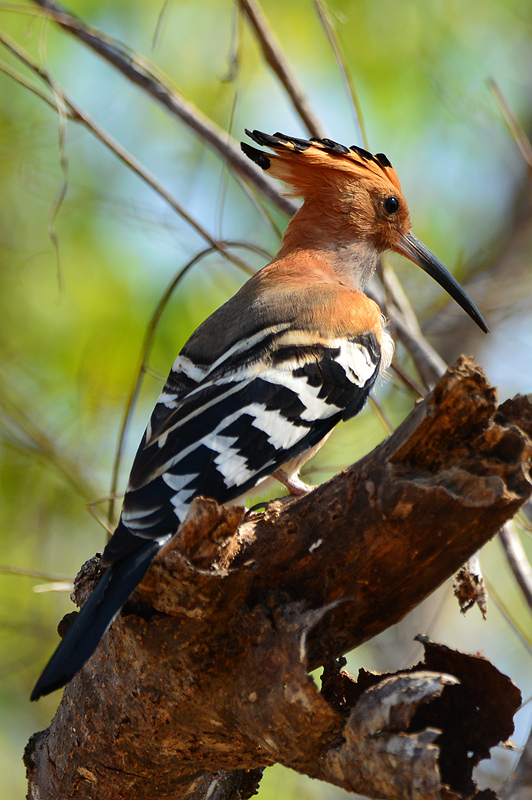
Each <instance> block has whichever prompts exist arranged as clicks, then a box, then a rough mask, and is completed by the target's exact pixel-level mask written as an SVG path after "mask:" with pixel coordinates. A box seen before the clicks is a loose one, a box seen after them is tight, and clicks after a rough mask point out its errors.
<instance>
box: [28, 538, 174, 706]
mask: <svg viewBox="0 0 532 800" xmlns="http://www.w3.org/2000/svg"><path fill="white" fill-rule="evenodd" d="M159 549H160V545H159V543H158V542H157V541H156V540H155V541H153V540H151V541H147V542H146V543H145V544H143V545H142V546H141V547H140V548H139V549H138V550H136V551H135V552H133V553H131V554H130V555H128V556H126V558H124V559H122V560H121V561H118V562H116V563H115V564H112V565H111V566H110V567H108V569H107V570H106V572H105V573H104V575H103V577H102V578H101V580H100V582H99V583H98V585H97V586H96V588H95V589H94V591H93V593H92V594H91V596H90V597H89V599H88V600H87V602H86V603H85V605H84V606H83V608H82V609H81V611H80V613H79V615H78V616H77V618H76V620H75V622H74V624H73V625H72V627H71V628H70V630H69V631H68V632H67V634H66V636H65V638H64V639H63V640H62V641H61V642H60V644H59V646H58V647H57V649H56V651H55V653H54V654H53V655H52V657H51V659H50V661H49V662H48V664H47V665H46V667H45V668H44V670H43V672H42V675H41V677H40V678H39V680H38V681H37V683H36V684H35V688H34V689H33V692H32V693H31V700H38V699H39V697H42V696H43V695H45V694H49V693H50V692H53V691H55V689H60V688H61V687H62V686H65V684H67V683H68V682H69V680H70V679H71V678H73V677H74V675H75V674H76V672H78V671H79V670H80V669H81V667H82V666H83V665H84V664H85V662H86V661H88V659H89V658H90V657H91V655H92V654H93V653H94V651H95V650H96V648H97V647H98V644H99V643H100V640H101V638H102V636H103V635H104V633H105V632H106V630H107V629H108V628H109V626H110V625H111V623H112V621H113V620H114V618H115V617H116V615H117V614H118V612H119V611H120V609H121V608H122V606H123V605H124V603H125V602H126V600H127V599H128V597H129V596H130V594H131V593H132V592H133V590H134V589H135V587H136V586H138V584H139V583H140V582H141V580H142V578H143V577H144V575H145V574H146V572H147V571H148V569H149V566H150V564H151V563H152V561H153V559H154V558H155V556H156V555H157V553H158V552H159Z"/></svg>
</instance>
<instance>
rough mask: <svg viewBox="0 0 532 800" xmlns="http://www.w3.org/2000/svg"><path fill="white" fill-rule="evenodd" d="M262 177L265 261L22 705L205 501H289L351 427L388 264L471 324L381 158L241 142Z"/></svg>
mask: <svg viewBox="0 0 532 800" xmlns="http://www.w3.org/2000/svg"><path fill="white" fill-rule="evenodd" d="M246 133H247V134H248V136H249V137H250V138H251V139H252V140H253V141H254V142H255V143H256V144H259V145H262V146H265V147H268V148H269V149H270V150H272V151H273V153H269V154H267V153H265V152H263V151H262V150H258V149H256V148H254V147H251V146H250V145H248V144H245V143H243V144H242V149H243V151H244V153H246V155H247V156H249V158H251V159H252V160H253V161H254V162H255V163H256V164H257V165H258V166H259V167H261V169H263V170H265V171H266V172H268V173H269V174H270V175H272V176H273V177H275V178H278V179H280V180H281V181H283V182H284V183H285V184H287V185H288V186H289V187H290V190H291V194H293V195H295V196H300V197H303V199H304V203H303V205H302V206H301V208H300V209H299V210H298V211H297V213H296V214H295V215H294V217H293V219H292V220H291V221H290V223H289V225H288V228H287V230H286V233H285V234H284V237H283V240H282V245H281V249H280V250H279V252H278V254H277V255H276V256H275V258H274V259H273V260H272V261H271V262H270V263H269V264H268V265H267V266H265V267H263V269H261V270H260V271H259V272H257V273H256V274H255V275H254V276H253V277H252V278H250V280H248V281H247V283H246V284H245V285H244V286H243V287H242V288H241V289H240V290H239V291H238V292H237V293H236V295H234V297H232V298H231V299H230V300H228V302H227V303H225V304H224V305H223V306H222V307H221V308H219V309H218V310H217V311H215V312H214V314H212V315H211V316H210V317H209V318H208V319H207V320H206V321H205V322H204V323H203V324H202V325H200V327H199V328H198V329H197V330H196V331H195V333H193V334H192V336H191V337H190V339H189V340H188V341H187V343H186V344H185V346H184V347H183V349H182V351H181V353H180V354H179V356H178V357H177V359H176V360H175V362H174V365H173V367H172V370H171V372H170V375H169V377H168V380H167V382H166V384H165V386H164V388H163V391H162V393H161V395H160V397H159V399H158V401H157V404H156V406H155V409H154V411H153V414H152V416H151V419H150V421H149V423H148V426H147V428H146V432H145V434H144V437H143V439H142V442H141V444H140V447H139V449H138V452H137V455H136V457H135V460H134V463H133V468H132V470H131V476H130V478H129V484H128V487H127V491H126V494H125V498H124V504H123V508H122V513H121V517H120V521H119V523H118V526H117V528H116V530H115V532H114V534H113V536H112V538H111V539H110V541H109V543H108V545H107V547H106V548H105V550H104V553H103V555H102V558H101V565H102V567H105V568H106V570H105V572H104V574H103V576H102V578H101V579H100V581H99V583H98V585H97V586H96V588H95V590H94V592H93V594H92V595H91V597H90V598H89V600H88V601H87V602H86V604H85V605H84V606H83V608H82V610H81V612H80V613H79V615H78V616H77V618H76V620H75V622H74V624H73V625H72V627H71V628H70V630H69V631H68V633H67V635H66V636H65V638H64V639H63V640H62V641H61V643H60V644H59V646H58V648H57V650H56V651H55V653H54V654H53V656H52V658H51V659H50V661H49V662H48V665H47V666H46V668H45V669H44V672H43V673H42V675H41V677H40V678H39V680H38V682H37V684H36V686H35V688H34V690H33V693H32V696H31V697H32V700H36V699H38V698H39V697H40V696H42V695H44V694H48V693H49V692H51V691H53V690H54V689H57V688H59V687H61V686H64V685H65V684H66V683H67V682H68V681H69V680H70V679H71V678H72V677H73V676H74V675H75V674H76V672H77V671H78V670H79V669H80V668H81V667H82V666H83V664H84V663H85V662H86V661H87V659H88V658H89V657H90V656H91V655H92V653H93V652H94V651H95V649H96V647H97V646H98V643H99V641H100V639H101V638H102V636H103V635H104V633H105V632H106V630H107V629H108V627H109V626H110V625H111V623H112V621H113V619H114V618H115V616H116V614H117V613H118V612H119V610H120V608H121V607H122V606H123V604H124V603H125V602H126V600H127V599H128V597H129V596H130V594H131V593H132V592H133V590H134V588H135V587H136V586H137V584H138V583H139V582H140V581H141V580H142V578H143V577H144V575H145V573H146V572H147V570H148V568H149V566H150V564H151V563H152V561H153V559H154V558H155V556H156V555H157V553H158V552H159V550H160V549H161V547H163V546H164V545H165V544H167V542H168V541H169V540H170V539H171V537H172V536H173V535H174V534H175V533H176V531H177V529H178V528H179V525H180V523H182V522H183V520H184V519H185V517H186V515H187V511H188V509H189V507H190V503H191V502H192V499H193V498H194V497H196V496H197V495H204V496H207V497H211V498H213V499H215V500H217V501H218V502H219V503H231V502H233V501H234V500H235V499H236V498H238V497H240V496H242V495H244V494H245V493H246V492H248V491H249V490H251V489H252V488H254V487H255V486H257V484H258V483H259V482H261V481H262V480H264V479H266V478H267V477H268V476H272V475H274V476H275V477H277V478H279V479H280V480H281V481H282V482H284V483H285V484H286V485H287V486H288V488H289V490H290V491H292V492H293V493H296V494H297V493H300V492H303V491H304V487H303V486H302V484H301V483H300V481H299V480H298V477H297V473H298V470H299V468H300V467H301V465H302V464H303V463H304V462H305V461H306V460H307V458H309V457H310V456H311V455H312V454H313V453H314V452H315V451H316V450H317V449H318V448H319V447H320V446H321V445H322V444H323V442H324V441H325V439H326V438H327V437H328V435H329V433H330V432H331V431H332V429H333V428H334V426H335V425H336V424H337V423H338V422H340V420H347V419H350V418H351V417H353V416H355V414H357V413H358V412H359V411H360V410H361V408H362V407H363V405H364V403H365V402H366V400H367V398H368V395H369V393H370V391H371V389H372V387H373V385H374V383H375V380H376V379H377V376H378V374H379V372H380V371H382V370H383V369H384V368H385V367H387V366H388V365H389V363H390V360H391V357H392V352H393V344H392V340H391V337H390V335H389V334H388V332H387V330H386V328H385V323H384V319H383V316H382V314H381V310H380V308H379V307H378V306H377V304H376V303H374V302H373V301H372V300H370V299H369V298H368V297H367V296H366V295H365V294H364V293H363V288H364V286H365V284H366V283H367V282H368V281H369V279H370V278H371V276H372V274H373V271H374V269H375V264H376V261H377V257H378V256H379V254H380V253H383V252H384V251H386V250H394V251H395V252H397V253H401V254H402V255H404V256H406V257H407V258H409V259H410V260H411V261H413V262H414V263H415V264H417V265H418V266H420V267H421V268H422V269H423V270H425V272H428V274H429V275H431V276H432V277H433V278H434V279H435V280H436V281H437V282H438V283H439V284H440V286H442V287H443V288H444V289H445V290H446V291H447V292H448V293H449V294H450V295H451V297H453V298H454V299H455V300H456V301H457V302H458V303H459V304H460V305H461V306H462V308H463V309H464V310H465V311H466V312H467V313H468V314H469V315H470V317H471V318H472V319H473V320H474V321H475V322H476V323H477V325H479V327H480V328H482V330H483V331H486V332H487V331H488V328H487V326H486V323H485V322H484V319H483V318H482V315H481V314H480V312H479V311H478V309H477V308H476V306H475V305H474V304H473V302H472V301H471V300H470V299H469V297H468V296H467V294H466V293H465V292H464V291H463V289H462V288H461V287H460V285H459V284H458V283H457V282H456V281H455V279H454V278H453V277H452V275H451V274H450V273H449V272H448V271H447V270H446V269H445V267H444V266H443V265H442V264H441V263H440V262H439V261H438V260H437V259H436V258H435V257H434V255H432V253H431V252H430V251H429V250H428V249H427V248H426V247H425V245H423V244H422V243H421V242H420V241H419V239H417V238H416V237H415V236H414V235H413V234H412V233H411V231H410V219H409V213H408V208H407V205H406V202H405V199H404V197H403V195H402V193H401V186H400V184H399V179H398V177H397V173H396V172H395V170H394V169H393V167H392V166H391V164H390V162H389V161H388V159H387V158H386V156H384V155H383V154H382V153H379V154H377V155H371V153H369V152H367V151H366V150H363V149H362V148H360V147H355V146H353V147H351V148H347V147H344V146H343V145H340V144H338V143H336V142H334V141H332V140H330V139H311V140H310V141H305V140H302V139H296V138H293V137H289V136H285V135H283V134H280V133H276V134H275V135H273V136H269V135H267V134H265V133H261V132H260V131H253V132H249V131H246Z"/></svg>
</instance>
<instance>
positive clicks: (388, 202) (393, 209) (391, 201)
mask: <svg viewBox="0 0 532 800" xmlns="http://www.w3.org/2000/svg"><path fill="white" fill-rule="evenodd" d="M382 206H383V208H384V210H385V212H386V213H387V214H389V215H390V216H392V215H393V214H397V212H398V211H399V200H398V199H397V197H396V196H395V195H393V194H391V195H390V196H389V197H386V198H385V199H384V200H383V203H382Z"/></svg>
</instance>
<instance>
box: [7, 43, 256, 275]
mask: <svg viewBox="0 0 532 800" xmlns="http://www.w3.org/2000/svg"><path fill="white" fill-rule="evenodd" d="M0 43H2V44H3V45H4V47H6V49H8V50H9V51H10V52H11V53H13V55H15V56H16V57H17V58H18V59H19V60H21V61H22V62H23V63H24V64H26V66H27V67H29V68H30V69H31V70H32V71H33V72H35V74H36V75H38V76H39V78H41V80H43V81H44V82H45V83H46V84H47V85H48V86H50V87H51V88H53V89H54V93H55V95H56V97H57V96H58V94H60V96H61V98H62V101H63V103H65V105H66V106H67V108H68V109H69V110H70V114H71V118H72V119H73V120H74V121H76V122H80V123H81V124H83V125H84V126H85V128H87V130H89V131H90V132H91V133H92V134H93V135H94V136H95V137H96V138H97V139H98V140H99V141H100V142H101V143H102V144H104V145H105V146H106V147H107V148H108V149H109V150H111V152H112V153H114V155H115V156H117V157H118V158H119V159H120V161H122V163H124V164H125V165H126V166H127V167H129V169H131V170H132V172H134V173H135V174H136V175H138V177H139V178H141V179H142V180H143V181H144V182H145V183H146V184H147V185H148V186H150V187H151V188H152V189H154V190H155V191H156V192H157V194H158V195H159V196H160V197H162V198H163V200H165V201H166V202H167V203H168V204H169V205H170V206H171V208H172V209H173V210H174V211H176V212H177V213H178V214H179V216H180V217H182V219H184V220H185V222H187V223H188V225H190V226H191V227H192V228H193V229H194V230H195V231H196V233H198V234H199V235H200V236H201V237H202V238H203V239H204V240H205V241H206V242H208V243H209V245H210V247H213V248H214V249H216V250H218V251H219V252H220V253H222V254H223V255H224V256H225V258H227V259H229V261H232V262H233V263H234V264H236V265H237V266H238V267H240V268H241V269H243V270H244V271H245V272H248V273H250V272H251V270H250V268H249V265H248V264H246V263H245V262H243V261H242V260H241V259H239V258H237V257H236V256H234V255H233V254H232V253H230V252H228V251H227V250H225V248H224V247H223V246H222V245H221V244H220V243H219V242H217V241H216V239H214V238H213V237H212V236H211V235H210V233H209V232H208V231H207V230H206V229H205V228H204V227H203V226H202V225H200V224H199V222H197V220H195V219H194V217H192V216H191V215H190V214H189V213H188V211H186V210H185V209H184V208H183V206H182V205H181V204H180V203H179V202H178V200H176V198H175V197H174V196H173V195H171V194H170V192H169V191H168V190H167V189H166V188H165V186H164V185H163V184H162V183H161V182H160V181H159V180H158V179H157V178H156V177H155V175H153V173H151V172H150V171H149V170H148V169H146V167H144V165H143V164H142V163H141V162H140V161H139V160H138V159H136V158H135V156H133V155H132V153H130V152H129V151H128V150H126V148H125V147H123V146H122V145H121V144H120V143H119V142H118V141H117V140H116V139H114V138H113V137H112V136H111V135H110V134H109V133H107V131H105V130H104V129H103V128H102V127H101V126H100V125H99V124H98V123H97V122H96V121H95V120H94V119H92V117H91V116H90V115H89V114H87V113H86V112H85V111H84V110H83V109H82V108H81V107H80V106H78V105H77V104H76V103H75V102H74V100H72V99H71V98H70V97H68V95H67V94H66V93H65V92H64V91H63V90H59V88H58V86H57V84H54V85H53V87H52V83H51V81H50V78H49V76H48V75H47V73H46V72H45V71H44V70H43V69H42V68H41V67H40V66H39V64H37V62H35V61H34V60H33V59H32V58H31V56H30V55H29V54H28V53H26V52H24V51H23V50H22V49H21V48H20V47H19V46H18V45H17V43H16V42H14V41H13V40H12V39H10V37H8V36H7V35H6V34H5V33H3V32H0Z"/></svg>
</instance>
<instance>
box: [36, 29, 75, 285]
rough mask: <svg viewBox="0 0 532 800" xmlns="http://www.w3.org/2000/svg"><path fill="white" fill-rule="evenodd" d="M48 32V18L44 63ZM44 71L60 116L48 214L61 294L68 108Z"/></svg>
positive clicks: (42, 47) (41, 50)
mask: <svg viewBox="0 0 532 800" xmlns="http://www.w3.org/2000/svg"><path fill="white" fill-rule="evenodd" d="M46 33H47V20H45V19H43V25H42V29H41V35H40V37H39V54H40V57H41V61H42V62H43V64H44V62H45V51H46ZM43 72H44V74H45V75H46V82H47V84H48V86H49V87H50V89H51V90H52V93H53V95H54V98H55V104H56V109H57V116H58V118H59V126H58V130H57V144H58V148H59V166H60V169H61V183H60V185H59V189H58V190H57V193H56V196H55V198H54V201H53V203H52V207H51V208H50V212H49V214H48V238H49V239H50V242H51V243H52V247H53V248H54V252H55V261H56V266H57V285H58V287H59V294H61V293H62V291H63V274H62V270H61V254H60V249H59V238H58V236H57V231H56V227H55V221H56V219H57V215H58V214H59V211H60V210H61V206H62V205H63V202H64V200H65V197H66V195H67V191H68V158H67V154H66V133H67V109H66V106H65V102H64V100H63V97H62V95H61V90H60V89H59V87H58V86H57V85H56V83H55V81H54V80H53V79H52V76H51V75H50V73H49V72H48V70H45V69H43Z"/></svg>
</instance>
